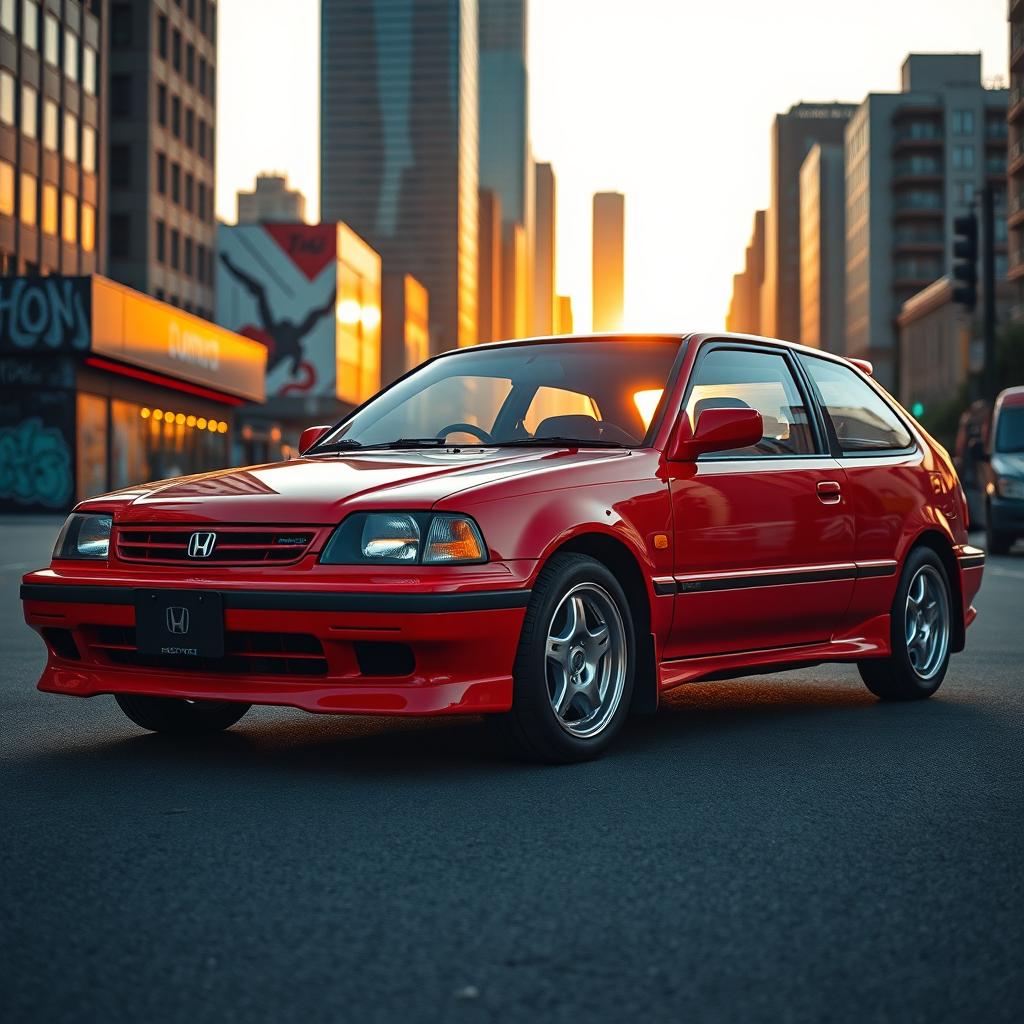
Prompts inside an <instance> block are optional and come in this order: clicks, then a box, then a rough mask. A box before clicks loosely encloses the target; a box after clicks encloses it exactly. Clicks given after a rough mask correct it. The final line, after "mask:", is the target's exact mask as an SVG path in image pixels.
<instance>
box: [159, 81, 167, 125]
mask: <svg viewBox="0 0 1024 1024" xmlns="http://www.w3.org/2000/svg"><path fill="white" fill-rule="evenodd" d="M156 119H157V120H158V121H159V122H160V123H161V124H162V125H163V126H164V127H165V128H166V127H167V86H166V85H161V86H159V87H158V88H157V90H156Z"/></svg>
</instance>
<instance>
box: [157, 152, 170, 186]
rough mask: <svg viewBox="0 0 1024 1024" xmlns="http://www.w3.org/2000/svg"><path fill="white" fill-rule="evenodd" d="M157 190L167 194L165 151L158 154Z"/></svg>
mask: <svg viewBox="0 0 1024 1024" xmlns="http://www.w3.org/2000/svg"><path fill="white" fill-rule="evenodd" d="M156 190H157V192H159V193H160V195H162V196H165V195H167V157H166V156H165V155H164V154H163V153H157V155H156Z"/></svg>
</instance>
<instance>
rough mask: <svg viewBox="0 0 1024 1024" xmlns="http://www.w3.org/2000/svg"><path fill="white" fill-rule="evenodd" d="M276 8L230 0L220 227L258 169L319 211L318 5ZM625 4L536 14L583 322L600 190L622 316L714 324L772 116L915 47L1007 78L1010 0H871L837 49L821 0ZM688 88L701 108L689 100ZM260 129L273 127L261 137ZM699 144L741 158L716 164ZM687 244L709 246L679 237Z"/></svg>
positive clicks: (762, 181) (896, 61) (539, 66)
mask: <svg viewBox="0 0 1024 1024" xmlns="http://www.w3.org/2000/svg"><path fill="white" fill-rule="evenodd" d="M279 12H280V8H279V6H278V5H276V4H273V3H271V2H269V0H246V2H245V3H241V2H240V0H221V4H220V17H221V26H222V31H221V35H220V40H221V62H220V68H221V76H220V91H219V103H220V113H221V116H220V121H221V125H222V129H221V132H220V133H219V137H218V196H217V212H218V215H219V216H221V217H224V218H226V219H228V220H232V219H233V217H234V205H235V192H236V191H237V189H239V188H246V189H248V188H251V187H252V183H253V179H254V178H255V175H256V174H257V173H259V172H261V171H264V170H278V171H287V172H288V174H289V176H290V178H291V181H292V183H293V185H294V186H295V187H297V188H300V189H301V190H302V191H303V192H304V193H305V195H306V196H307V199H308V200H309V209H310V216H311V217H314V216H315V212H316V210H317V209H318V205H319V199H318V195H317V187H316V178H317V167H318V147H317V139H318V134H319V129H318V106H319V101H318V82H317V78H318V74H317V70H318V59H317V58H318V54H319V0H296V2H295V3H294V4H292V5H290V7H289V17H288V18H287V19H285V20H282V19H281V18H280V16H279ZM630 12H631V13H630V16H629V17H628V18H623V17H622V16H621V7H620V6H619V5H617V4H615V3H613V2H611V0H594V2H589V3H584V2H581V0H546V2H545V3H543V4H538V3H534V4H532V5H531V8H530V19H529V44H530V97H531V114H530V118H531V134H532V143H533V150H534V155H535V157H536V159H537V160H538V161H544V162H551V163H552V164H553V165H554V167H555V172H556V174H557V176H558V180H559V211H558V232H559V251H558V269H557V276H556V282H557V283H556V288H557V291H558V293H559V294H563V295H570V296H571V297H572V298H573V301H574V307H575V309H576V310H577V313H578V315H577V321H578V322H577V327H578V329H580V330H586V329H587V328H588V327H589V320H590V316H589V311H590V308H591V289H590V244H591V237H590V213H591V200H592V196H593V194H594V193H595V192H599V191H605V190H608V189H614V190H618V191H621V192H623V193H625V194H626V196H627V200H628V202H629V216H628V218H627V224H626V278H627V285H626V323H627V326H630V327H636V328H643V329H648V328H650V329H655V328H680V329H685V328H702V327H708V328H720V327H721V326H722V324H723V322H724V317H725V312H726V309H727V307H728V302H729V294H730V290H731V283H732V275H733V274H734V273H735V272H736V271H738V270H740V269H742V268H741V266H740V265H739V264H740V260H739V259H738V254H742V252H743V249H744V247H745V246H746V244H747V241H748V240H749V234H750V217H751V215H752V211H753V210H755V209H761V208H763V207H764V206H765V205H766V204H767V201H768V194H769V166H770V164H769V143H770V132H771V126H772V122H773V119H774V117H775V115H776V114H778V113H780V112H783V111H785V110H788V109H789V107H790V106H792V105H793V104H795V103H798V102H800V101H801V100H804V101H807V102H813V101H829V100H833V99H840V100H848V101H850V102H855V103H856V102H860V101H861V100H862V99H863V98H864V97H865V96H866V95H867V93H868V92H871V91H891V90H893V89H895V88H897V87H898V80H897V75H896V71H897V70H898V68H899V66H900V64H901V62H902V60H903V58H904V57H905V56H906V54H907V53H909V52H912V51H913V52H930V51H942V50H946V51H970V50H975V51H978V50H980V51H981V52H982V54H983V73H984V75H985V78H986V79H987V80H988V79H991V78H992V77H993V76H995V75H1002V76H1003V77H1004V79H1005V76H1006V74H1007V54H1006V31H1007V24H1006V7H1005V3H1004V2H1003V0H980V2H979V3H977V4H974V5H971V7H970V9H967V8H966V7H965V6H964V5H962V4H958V3H955V2H953V0H943V2H941V3H929V2H927V0H907V2H905V3H903V4H901V5H899V8H898V9H894V8H893V5H891V4H888V5H887V4H885V3H882V2H881V0H869V2H867V3H865V4H864V5H862V6H861V8H860V11H859V17H858V19H857V20H856V21H844V22H843V24H842V46H841V47H833V46H831V45H829V38H830V37H829V34H828V33H829V30H830V25H831V24H833V23H831V22H826V21H823V19H822V17H821V5H820V3H815V2H812V0H793V2H792V3H790V4H788V5H787V7H786V8H785V9H782V10H779V9H777V8H776V9H773V10H772V11H767V10H764V9H762V7H761V5H759V4H754V3H752V2H751V3H746V2H745V3H743V4H741V5H740V7H739V9H737V8H736V7H735V6H734V7H731V8H730V9H729V10H728V11H726V10H725V9H724V8H723V9H722V10H717V9H712V8H706V7H705V6H703V5H701V6H699V7H698V6H697V5H695V4H691V3H683V4H678V3H667V2H664V0H638V3H636V4H633V5H632V6H631V8H630ZM737 24H742V25H743V26H744V30H743V33H742V34H737V33H736V31H735V26H736V25H737ZM883 27H884V31H883V30H882V29H883ZM696 36H699V37H700V38H709V39H728V40H729V49H728V50H725V51H724V52H723V48H722V47H718V48H708V47H703V46H701V45H699V43H698V42H691V41H692V40H694V39H695V37H696ZM765 38H771V39H773V40H775V41H776V42H775V45H774V48H773V49H766V48H765V47H764V45H763V41H764V39H765ZM570 42H571V45H569V43H570ZM285 53H287V54H290V55H292V56H295V55H302V54H305V55H307V56H308V58H309V59H308V60H303V59H294V60H293V59H287V60H285V59H283V57H282V54H285ZM681 53H683V54H685V56H686V60H685V61H681V60H680V54H681ZM633 54H636V56H635V57H634V56H632V55H633ZM610 67H615V68H616V69H618V74H614V75H611V74H609V73H608V68H610ZM278 69H279V70H278ZM752 83H756V88H755V87H754V86H753V84H752ZM687 95H692V96H695V97H699V98H700V101H699V103H695V104H694V105H692V106H690V105H684V106H682V107H680V106H679V104H680V103H681V102H682V100H683V98H684V97H685V96H687ZM709 95H711V96H714V97H718V100H717V101H716V102H713V103H709V102H707V97H708V96H709ZM267 124H275V125H277V126H278V128H277V130H276V131H275V132H274V133H273V134H270V133H267V132H266V130H265V126H266V125H267ZM674 124H675V125H678V126H679V128H678V130H676V131H672V130H671V126H672V125H674ZM687 129H689V130H687ZM695 138H696V139H697V142H696V144H694V142H693V140H694V139H695ZM705 153H707V154H714V153H726V154H729V153H733V154H735V156H736V159H735V160H734V161H731V162H730V161H728V160H723V159H721V158H719V159H716V160H715V161H714V166H712V167H710V168H709V167H707V166H705V165H704V163H703V161H702V160H701V159H700V157H701V156H702V154H705ZM640 156H642V159H641V158H639V157H640ZM691 237H696V239H697V240H698V242H699V244H698V245H686V244H684V243H685V241H686V240H687V239H689V238H691Z"/></svg>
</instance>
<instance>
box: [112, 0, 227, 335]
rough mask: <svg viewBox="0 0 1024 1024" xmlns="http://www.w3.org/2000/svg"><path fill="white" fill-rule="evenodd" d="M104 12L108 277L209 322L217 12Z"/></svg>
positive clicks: (164, 3) (166, 3) (175, 7)
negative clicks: (107, 40) (107, 85)
mask: <svg viewBox="0 0 1024 1024" xmlns="http://www.w3.org/2000/svg"><path fill="white" fill-rule="evenodd" d="M110 12H111V18H110V92H109V101H110V149H109V152H110V201H109V204H108V205H109V219H108V227H109V261H108V267H109V272H110V276H111V277H113V278H116V279H117V280H118V281H121V282H122V283H124V284H127V285H129V286H131V287H132V288H137V289H139V291H144V292H149V293H150V294H151V295H155V296H156V298H158V299H164V300H165V301H167V302H170V303H171V304H172V305H175V306H180V307H181V308H182V309H184V310H186V311H188V312H191V313H198V314H200V315H201V316H204V317H206V318H207V319H209V320H212V319H213V315H214V313H213V311H214V299H213V279H214V250H215V246H216V219H215V216H214V193H215V184H216V161H215V150H216V145H215V138H216V130H217V92H216V88H217V85H216V79H217V5H216V3H214V2H212V0H198V2H197V3H190V4H182V3H171V2H170V0H119V2H117V3H112V4H111V5H110Z"/></svg>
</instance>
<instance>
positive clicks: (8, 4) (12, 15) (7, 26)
mask: <svg viewBox="0 0 1024 1024" xmlns="http://www.w3.org/2000/svg"><path fill="white" fill-rule="evenodd" d="M17 7H18V5H17V3H16V2H15V0H2V2H0V28H2V29H3V30H4V31H5V32H10V33H11V35H12V36H13V35H14V33H15V32H16V31H17V28H18V25H17Z"/></svg>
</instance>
